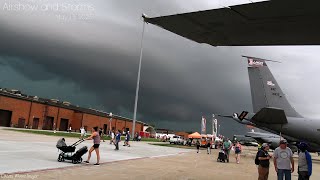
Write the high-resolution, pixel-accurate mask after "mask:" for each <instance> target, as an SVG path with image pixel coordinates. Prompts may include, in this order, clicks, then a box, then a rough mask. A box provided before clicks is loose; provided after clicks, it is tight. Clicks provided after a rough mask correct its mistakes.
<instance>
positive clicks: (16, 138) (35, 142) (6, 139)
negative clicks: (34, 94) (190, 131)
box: [0, 128, 190, 175]
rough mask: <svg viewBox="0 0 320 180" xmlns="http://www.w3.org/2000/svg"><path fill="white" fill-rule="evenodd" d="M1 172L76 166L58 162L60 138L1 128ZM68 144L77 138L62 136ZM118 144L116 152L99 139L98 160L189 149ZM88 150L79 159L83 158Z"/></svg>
mask: <svg viewBox="0 0 320 180" xmlns="http://www.w3.org/2000/svg"><path fill="white" fill-rule="evenodd" d="M0 134H1V136H0V147H1V148H0V157H1V164H0V175H1V174H4V173H22V172H30V171H36V170H46V169H55V168H65V167H73V166H81V165H79V164H77V165H75V164H72V163H71V162H68V161H67V160H66V162H58V161H57V158H58V155H59V152H58V149H57V148H56V143H57V141H58V139H60V138H61V137H57V136H45V135H37V134H30V133H21V132H14V131H8V130H4V129H2V128H0ZM65 139H66V143H67V144H68V145H71V144H73V143H74V142H76V141H77V140H79V139H77V138H65ZM92 145H93V142H92V140H90V141H89V140H88V141H85V142H83V143H81V144H79V145H78V146H77V149H78V148H81V147H83V146H87V147H88V149H89V148H90V147H91V146H92ZM122 145H123V141H122V142H120V144H119V148H120V150H119V151H115V150H114V148H115V146H114V145H110V143H109V141H106V142H102V141H101V145H100V157H101V159H100V163H102V164H103V163H110V162H117V161H123V160H133V159H141V158H150V157H163V156H170V155H176V154H179V153H186V152H190V150H188V149H177V148H170V147H159V146H153V145H149V144H148V143H147V142H131V147H125V146H122ZM87 156H88V153H86V154H85V155H84V156H83V157H82V158H83V160H86V159H87ZM95 162H96V155H95V152H93V153H92V156H91V160H90V163H91V164H94V163H95Z"/></svg>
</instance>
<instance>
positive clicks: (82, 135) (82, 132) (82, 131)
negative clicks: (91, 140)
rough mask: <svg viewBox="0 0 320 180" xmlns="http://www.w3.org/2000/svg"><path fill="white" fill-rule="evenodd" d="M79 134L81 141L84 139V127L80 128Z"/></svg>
mask: <svg viewBox="0 0 320 180" xmlns="http://www.w3.org/2000/svg"><path fill="white" fill-rule="evenodd" d="M80 134H81V136H80V139H83V138H84V137H85V134H86V130H85V129H84V127H81V128H80Z"/></svg>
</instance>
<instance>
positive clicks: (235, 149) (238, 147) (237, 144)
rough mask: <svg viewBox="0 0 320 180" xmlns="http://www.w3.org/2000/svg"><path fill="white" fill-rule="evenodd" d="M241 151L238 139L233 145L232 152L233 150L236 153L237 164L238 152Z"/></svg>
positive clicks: (238, 159)
mask: <svg viewBox="0 0 320 180" xmlns="http://www.w3.org/2000/svg"><path fill="white" fill-rule="evenodd" d="M241 151H242V147H241V144H240V143H239V141H237V143H236V145H235V146H234V152H235V154H236V161H237V164H239V163H240V154H241Z"/></svg>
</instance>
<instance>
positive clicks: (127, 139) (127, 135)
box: [124, 131, 130, 147]
mask: <svg viewBox="0 0 320 180" xmlns="http://www.w3.org/2000/svg"><path fill="white" fill-rule="evenodd" d="M129 141H130V133H129V131H128V132H127V134H126V139H125V145H124V146H128V147H130V144H129Z"/></svg>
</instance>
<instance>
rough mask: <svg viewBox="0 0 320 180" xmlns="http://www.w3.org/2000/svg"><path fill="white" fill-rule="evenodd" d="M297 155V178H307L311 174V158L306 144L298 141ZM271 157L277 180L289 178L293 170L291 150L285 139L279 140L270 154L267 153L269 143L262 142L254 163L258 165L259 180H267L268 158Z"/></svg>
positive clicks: (305, 179) (307, 179) (287, 179)
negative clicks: (278, 143)
mask: <svg viewBox="0 0 320 180" xmlns="http://www.w3.org/2000/svg"><path fill="white" fill-rule="evenodd" d="M298 148H299V157H298V179H299V180H309V179H310V176H311V175H312V159H311V155H310V153H309V152H308V151H307V148H308V145H307V144H306V143H300V144H299V145H298ZM272 158H273V164H274V169H275V171H276V173H277V177H278V180H283V178H285V180H291V174H292V173H293V172H294V171H295V168H294V160H293V152H292V150H291V149H290V148H289V147H288V146H287V141H286V140H281V141H280V145H279V147H277V148H276V149H275V150H274V152H273V157H272V155H270V154H269V145H268V144H267V143H264V144H262V146H261V149H260V150H259V151H258V153H257V157H256V159H257V160H256V164H257V165H258V173H259V180H267V179H268V176H269V167H270V159H272Z"/></svg>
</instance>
